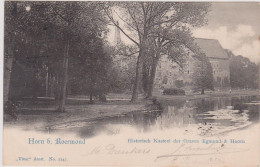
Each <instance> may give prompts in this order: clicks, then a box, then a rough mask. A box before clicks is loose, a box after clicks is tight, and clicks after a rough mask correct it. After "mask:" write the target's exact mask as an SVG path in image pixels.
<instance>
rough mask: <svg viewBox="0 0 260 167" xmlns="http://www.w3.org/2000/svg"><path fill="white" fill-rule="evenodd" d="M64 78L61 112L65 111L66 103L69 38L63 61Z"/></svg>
mask: <svg viewBox="0 0 260 167" xmlns="http://www.w3.org/2000/svg"><path fill="white" fill-rule="evenodd" d="M63 63H64V64H63V70H64V71H63V78H62V83H61V96H60V99H59V108H58V111H59V112H65V103H66V89H67V82H68V64H69V40H68V42H67V46H66V47H65V53H64V61H63Z"/></svg>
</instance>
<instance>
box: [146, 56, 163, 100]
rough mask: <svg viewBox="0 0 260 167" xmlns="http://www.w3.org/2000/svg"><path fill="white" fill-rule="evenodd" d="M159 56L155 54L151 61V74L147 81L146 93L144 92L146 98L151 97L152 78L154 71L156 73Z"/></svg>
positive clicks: (153, 77)
mask: <svg viewBox="0 0 260 167" xmlns="http://www.w3.org/2000/svg"><path fill="white" fill-rule="evenodd" d="M159 58H160V56H159V55H158V54H157V55H156V58H155V59H154V61H153V64H152V69H151V75H150V79H149V83H148V90H147V94H146V97H145V98H146V99H148V98H150V97H152V95H153V86H154V79H155V73H156V68H157V65H158V61H159Z"/></svg>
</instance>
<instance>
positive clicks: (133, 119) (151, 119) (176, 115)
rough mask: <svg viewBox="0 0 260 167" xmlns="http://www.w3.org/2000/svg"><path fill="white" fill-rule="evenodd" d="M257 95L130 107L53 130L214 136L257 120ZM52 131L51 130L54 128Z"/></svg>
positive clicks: (80, 133)
mask: <svg viewBox="0 0 260 167" xmlns="http://www.w3.org/2000/svg"><path fill="white" fill-rule="evenodd" d="M259 109H260V97H259V96H242V97H215V98H205V99H196V100H190V101H179V102H178V103H177V104H171V103H168V104H165V105H163V110H153V111H133V112H129V113H127V114H123V115H117V116H111V117H104V118H99V119H96V120H92V121H89V122H75V124H77V125H78V126H73V125H71V128H66V129H59V130H54V131H56V132H59V131H69V132H73V133H76V135H78V136H81V137H88V138H89V137H94V136H97V135H99V134H106V135H117V134H120V133H122V132H123V131H124V129H125V128H126V127H127V128H132V129H134V130H135V131H136V133H148V132H153V131H161V132H163V131H166V130H167V132H169V131H171V129H172V131H173V133H174V130H176V128H177V129H180V130H181V131H183V133H186V134H195V135H199V136H214V135H218V134H221V133H228V132H230V131H234V130H238V129H242V128H247V127H248V126H250V125H252V124H254V123H259V111H260V110H259ZM54 133H55V132H54Z"/></svg>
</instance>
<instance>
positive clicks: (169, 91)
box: [163, 88, 185, 95]
mask: <svg viewBox="0 0 260 167" xmlns="http://www.w3.org/2000/svg"><path fill="white" fill-rule="evenodd" d="M163 94H164V95H185V91H184V90H183V89H177V88H169V89H164V90H163Z"/></svg>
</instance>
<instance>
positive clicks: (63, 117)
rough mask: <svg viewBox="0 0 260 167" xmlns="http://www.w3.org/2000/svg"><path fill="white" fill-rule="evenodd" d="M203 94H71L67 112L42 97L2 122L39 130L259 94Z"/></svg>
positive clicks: (24, 105) (252, 92)
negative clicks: (103, 97) (98, 97)
mask: <svg viewBox="0 0 260 167" xmlns="http://www.w3.org/2000/svg"><path fill="white" fill-rule="evenodd" d="M205 93H206V94H204V95H200V94H187V95H185V96H170V95H161V94H154V97H153V98H151V99H149V100H145V99H143V97H141V95H140V96H139V100H137V101H136V102H130V97H131V96H130V95H129V94H128V95H124V94H110V95H109V96H108V101H107V102H98V101H97V102H95V104H88V99H87V98H86V97H70V99H69V100H68V103H67V105H66V112H65V113H60V112H57V111H56V110H57V106H56V105H54V104H53V103H51V102H48V101H47V102H46V101H44V100H43V98H40V99H41V100H40V101H39V102H37V103H28V102H24V103H23V104H22V106H21V107H20V110H19V112H18V114H17V120H16V119H14V118H11V117H10V116H8V115H6V114H5V119H4V120H5V125H8V126H22V127H24V128H25V129H35V128H36V129H41V128H43V127H47V126H54V125H58V124H64V123H68V124H69V123H70V122H77V121H79V122H82V121H85V122H87V121H91V120H95V119H102V118H106V117H114V116H117V115H122V114H126V113H129V112H133V111H137V112H138V111H149V110H153V109H158V106H156V105H154V104H153V103H154V100H152V99H155V98H156V104H157V105H158V104H159V105H160V104H161V105H167V104H170V105H174V104H179V103H185V102H187V101H191V100H196V99H202V98H215V97H239V96H255V95H259V92H257V91H248V90H247V91H243V90H239V91H232V92H231V93H230V92H224V91H219V92H218V91H216V92H205Z"/></svg>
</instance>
